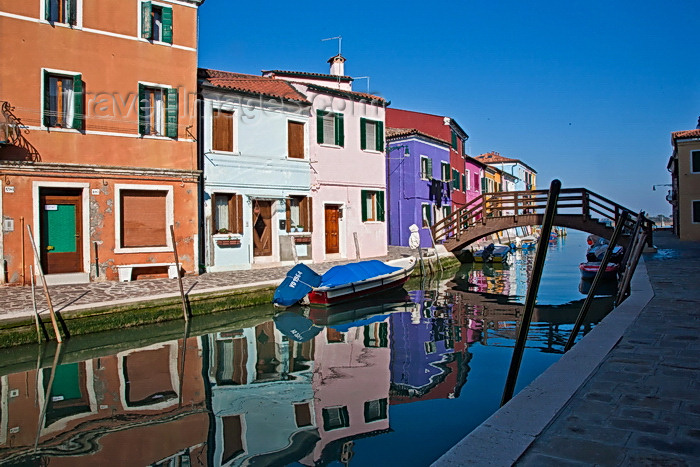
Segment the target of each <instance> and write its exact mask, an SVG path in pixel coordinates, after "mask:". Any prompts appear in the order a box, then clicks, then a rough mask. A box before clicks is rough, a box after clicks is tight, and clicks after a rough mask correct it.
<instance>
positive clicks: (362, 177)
mask: <svg viewBox="0 0 700 467" xmlns="http://www.w3.org/2000/svg"><path fill="white" fill-rule="evenodd" d="M344 62H345V58H344V57H342V56H341V55H337V56H335V57H332V58H331V59H330V60H329V63H330V64H331V69H330V74H327V75H326V74H319V73H303V72H294V71H280V70H269V71H264V72H263V75H264V76H269V77H273V78H276V79H282V80H286V81H290V82H292V83H293V85H294V87H295V88H296V89H297V90H299V91H300V92H301V93H302V94H304V95H305V96H306V98H307V100H308V101H309V102H311V104H312V106H311V119H310V122H309V136H310V144H309V163H310V166H311V197H312V198H313V203H312V208H313V209H312V213H313V214H312V219H313V234H312V235H313V241H312V259H313V261H314V262H320V261H326V260H333V259H340V258H350V259H352V258H356V257H357V254H358V249H359V255H360V257H362V258H369V257H376V256H384V255H386V254H387V243H388V242H387V229H386V224H385V219H386V207H385V192H386V167H385V161H384V122H385V106H386V104H387V102H386V100H384V99H383V98H381V97H378V96H374V95H371V94H366V93H361V92H354V91H352V78H351V77H349V76H345V74H344Z"/></svg>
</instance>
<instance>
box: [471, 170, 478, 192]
mask: <svg viewBox="0 0 700 467" xmlns="http://www.w3.org/2000/svg"><path fill="white" fill-rule="evenodd" d="M478 189H479V174H478V173H475V174H474V181H473V182H472V190H478Z"/></svg>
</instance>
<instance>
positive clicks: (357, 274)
mask: <svg viewBox="0 0 700 467" xmlns="http://www.w3.org/2000/svg"><path fill="white" fill-rule="evenodd" d="M415 266H416V258H414V257H407V258H401V259H398V260H394V261H390V262H386V263H385V262H382V261H379V260H368V261H360V262H357V263H349V264H342V265H339V266H334V267H332V268H331V269H329V270H328V271H327V272H326V273H324V274H323V275H319V274H317V273H315V272H314V271H313V270H311V268H309V267H308V266H306V265H304V264H297V265H296V266H294V267H293V268H292V269H291V270H290V271H289V272H288V273H287V277H286V278H285V280H284V281H283V282H282V284H280V286H279V287H277V290H275V295H274V297H273V299H272V303H274V304H275V305H277V306H283V307H286V306H291V305H294V304H295V303H297V302H299V301H300V300H302V299H304V298H305V297H308V301H309V303H310V304H311V305H316V306H330V305H335V304H337V303H343V302H347V301H350V300H355V299H358V298H361V297H366V296H368V295H372V294H375V293H379V292H384V291H386V290H391V289H394V288H397V287H400V286H402V285H403V284H404V283H405V282H406V281H407V280H408V278H409V276H410V275H411V272H413V268H415Z"/></svg>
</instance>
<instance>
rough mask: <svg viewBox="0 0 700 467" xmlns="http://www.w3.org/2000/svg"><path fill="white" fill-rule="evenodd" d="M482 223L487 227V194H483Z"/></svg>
mask: <svg viewBox="0 0 700 467" xmlns="http://www.w3.org/2000/svg"><path fill="white" fill-rule="evenodd" d="M481 223H482V224H483V225H486V193H484V194H483V198H482V199H481Z"/></svg>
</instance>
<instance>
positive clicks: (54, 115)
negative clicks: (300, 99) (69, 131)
mask: <svg viewBox="0 0 700 467" xmlns="http://www.w3.org/2000/svg"><path fill="white" fill-rule="evenodd" d="M83 118H84V115H83V80H82V76H81V75H79V74H75V75H60V74H54V73H50V72H48V71H44V118H43V120H44V126H46V127H60V128H75V129H78V130H79V129H82V127H83Z"/></svg>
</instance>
